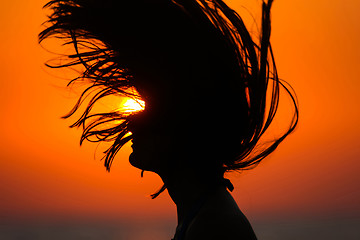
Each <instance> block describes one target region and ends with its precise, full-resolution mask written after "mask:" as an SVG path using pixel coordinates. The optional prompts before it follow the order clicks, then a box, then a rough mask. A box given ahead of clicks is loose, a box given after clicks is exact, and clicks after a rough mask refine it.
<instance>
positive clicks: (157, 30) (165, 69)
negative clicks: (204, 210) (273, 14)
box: [39, 0, 298, 173]
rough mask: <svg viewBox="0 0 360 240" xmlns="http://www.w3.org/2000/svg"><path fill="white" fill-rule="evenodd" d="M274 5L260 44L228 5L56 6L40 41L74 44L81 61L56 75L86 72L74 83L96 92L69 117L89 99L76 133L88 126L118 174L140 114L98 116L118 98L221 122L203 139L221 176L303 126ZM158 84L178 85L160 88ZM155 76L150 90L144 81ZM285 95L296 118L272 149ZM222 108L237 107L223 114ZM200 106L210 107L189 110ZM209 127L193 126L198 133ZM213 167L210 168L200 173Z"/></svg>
mask: <svg viewBox="0 0 360 240" xmlns="http://www.w3.org/2000/svg"><path fill="white" fill-rule="evenodd" d="M272 3H273V1H272V0H269V1H267V2H263V3H262V23H261V30H260V33H259V42H258V43H257V42H256V41H255V40H254V39H255V37H253V36H252V35H251V34H250V33H249V31H248V30H247V28H246V26H245V24H244V22H243V19H242V18H241V17H240V16H239V15H238V14H237V13H236V12H235V11H234V10H232V9H231V8H229V7H228V6H227V5H226V4H225V3H224V2H223V1H222V0H132V1H129V0H101V1H99V0H54V1H50V2H49V3H47V4H46V5H45V8H48V9H51V14H50V15H49V16H48V20H47V21H46V22H45V23H44V24H45V25H46V29H45V30H43V31H42V32H41V33H40V34H39V42H42V41H43V40H45V39H47V38H50V37H56V38H60V39H62V40H64V41H65V43H64V45H73V47H74V49H75V53H74V54H69V55H67V61H65V62H62V63H61V64H59V65H48V66H49V67H52V68H68V67H74V66H83V67H84V71H83V72H82V73H81V74H80V76H78V77H77V78H75V79H73V80H72V81H71V82H70V83H69V84H72V83H74V82H79V81H83V80H87V81H88V82H89V83H90V85H89V87H88V88H87V89H85V90H84V91H83V93H82V94H81V96H80V97H79V100H78V102H77V103H76V104H75V106H74V108H73V109H72V110H71V111H70V112H69V114H67V115H66V116H64V118H68V117H70V116H72V115H73V114H74V113H75V112H77V111H80V106H81V105H82V104H84V101H85V99H89V102H88V105H87V106H86V108H85V110H84V111H83V113H82V115H81V116H80V118H79V119H78V120H77V121H76V122H75V123H74V124H73V125H71V127H81V126H82V128H83V134H82V137H81V143H82V142H83V141H84V140H89V141H91V142H102V141H105V142H111V143H112V145H111V147H110V148H109V149H108V150H107V151H106V152H105V157H104V158H105V167H106V168H107V170H110V167H111V164H112V162H113V160H114V157H115V155H116V153H117V152H118V151H119V149H120V148H121V147H122V146H123V145H124V144H125V143H126V142H128V141H129V140H131V138H132V136H131V135H129V134H128V133H129V124H131V121H132V117H133V115H129V114H125V113H123V112H121V111H117V110H114V111H111V112H107V113H93V111H92V110H93V107H94V105H95V103H97V102H98V101H99V100H100V99H102V98H105V97H107V96H110V95H120V96H129V97H132V98H135V99H137V98H142V99H143V100H144V101H145V102H146V109H147V108H149V109H151V107H152V106H153V107H154V109H155V108H156V107H158V106H161V108H160V107H158V109H162V110H159V115H161V114H162V113H161V111H163V112H164V111H165V110H164V109H166V111H165V112H166V114H167V113H168V112H169V114H170V112H171V110H173V111H176V110H177V107H178V106H182V107H183V108H182V111H186V114H187V115H188V116H191V118H190V121H194V122H196V119H198V118H201V119H202V120H203V119H205V118H208V119H213V120H212V121H209V123H208V125H206V126H205V127H203V128H202V129H201V130H199V133H198V134H199V135H200V136H201V135H205V136H209V138H210V139H211V140H209V141H206V143H205V145H206V146H204V147H203V149H206V148H207V149H212V148H214V147H217V146H220V147H219V149H220V150H219V151H218V153H217V154H215V156H216V157H217V158H218V159H219V163H220V165H217V166H220V168H221V172H222V173H224V172H226V171H232V170H245V169H251V168H253V167H254V166H256V165H257V164H258V163H259V162H260V161H261V160H262V159H264V158H265V157H266V156H268V155H269V154H270V153H272V152H273V151H274V150H275V149H276V148H277V146H278V145H279V144H280V143H281V142H282V141H283V140H284V139H285V138H286V137H287V136H288V135H289V134H290V133H291V132H292V131H293V130H294V129H295V126H296V125H297V122H298V104H297V99H296V95H295V93H294V91H293V90H292V88H291V86H290V85H288V84H287V83H286V82H285V81H282V80H280V79H279V77H278V73H277V69H276V64H275V60H274V55H273V51H272V48H271V44H270V32H271V21H270V20H271V19H270V9H271V6H272ZM160 69H161V71H159V70H160ZM144 73H145V74H147V75H146V77H142V76H143V74H144ZM156 75H161V77H160V78H159V79H169V77H174V76H177V77H175V79H172V80H168V81H161V80H158V78H157V77H156ZM154 76H155V77H154ZM147 77H148V79H151V81H150V80H148V81H146V80H144V79H146V78H147ZM162 86H165V87H162ZM280 88H283V89H285V92H286V93H287V94H288V95H289V96H290V98H291V100H292V103H293V106H294V109H295V110H294V113H293V115H292V119H291V121H290V124H289V127H288V129H287V130H286V131H285V133H283V134H282V135H281V136H280V137H278V138H276V139H274V140H273V141H271V142H270V143H268V144H265V145H264V144H261V141H260V140H261V138H262V137H263V135H264V133H265V132H266V131H267V130H268V129H269V126H270V124H271V123H272V121H273V119H274V117H275V114H276V112H277V109H278V104H279V95H280ZM134 89H136V90H137V92H134ZM164 89H166V91H164ZM183 96H186V98H184V97H183ZM218 99H220V100H221V99H226V101H227V102H228V103H227V104H225V105H221V103H219V101H217V100H218ZM191 104H198V106H201V107H200V108H196V109H195V110H194V109H193V110H191V109H188V110H186V106H189V105H191ZM168 110H169V111H168ZM184 114H185V113H184ZM202 123H204V121H200V122H199V123H196V124H194V129H196V128H199V129H200V128H201V126H202ZM201 154H205V153H204V151H202V152H201ZM211 154H213V152H212V153H209V154H208V155H206V156H207V157H209V156H210V155H211ZM205 159H206V158H205ZM204 165H206V163H204V162H201V164H200V167H201V166H204Z"/></svg>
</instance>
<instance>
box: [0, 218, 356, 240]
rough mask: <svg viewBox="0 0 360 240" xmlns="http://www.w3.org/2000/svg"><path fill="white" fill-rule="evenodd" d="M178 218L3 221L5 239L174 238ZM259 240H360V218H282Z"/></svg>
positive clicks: (264, 227)
mask: <svg viewBox="0 0 360 240" xmlns="http://www.w3.org/2000/svg"><path fill="white" fill-rule="evenodd" d="M175 224H176V223H175V221H166V220H163V221H159V220H156V221H153V222H152V221H143V222H136V223H135V222H126V221H108V222H104V221H103V222H98V223H86V222H85V221H81V222H79V221H78V222H74V221H73V222H72V223H69V222H67V223H66V222H62V223H59V222H58V223H55V222H44V221H43V222H42V223H35V222H27V223H16V222H13V223H11V224H9V223H7V224H6V223H3V224H1V226H0V239H1V240H22V239H29V240H32V239H36V240H38V239H39V240H42V239H44V240H45V239H46V240H48V239H54V240H58V239H59V240H60V239H61V240H63V239H68V240H73V239H74V240H75V239H76V240H78V239H80V240H82V239H89V240H100V239H101V240H124V239H126V240H145V239H146V240H161V239H164V240H170V239H171V238H172V236H173V234H174V231H175V227H176V226H175ZM252 225H253V228H254V230H255V232H256V234H257V236H258V239H259V240H300V239H301V240H312V239H314V240H315V239H316V240H322V239H324V240H343V239H344V240H360V218H351V219H341V220H335V219H332V220H331V219H327V220H309V219H307V220H284V219H283V220H279V221H257V222H253V223H252Z"/></svg>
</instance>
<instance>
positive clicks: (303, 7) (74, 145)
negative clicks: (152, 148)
mask: <svg viewBox="0 0 360 240" xmlns="http://www.w3.org/2000/svg"><path fill="white" fill-rule="evenodd" d="M20 2H21V4H20ZM45 2H46V1H43V0H33V1H31V3H30V1H5V2H4V3H2V8H1V10H0V34H1V40H0V41H1V44H0V52H1V56H0V72H1V80H0V109H1V112H0V114H1V116H0V122H1V124H0V133H1V139H0V149H1V151H0V169H1V170H0V171H1V172H0V181H1V184H0V192H1V195H0V221H2V220H5V221H6V220H7V219H27V218H33V217H39V216H42V217H48V216H52V217H58V218H60V217H61V218H69V217H88V216H92V217H99V218H107V217H110V218H125V217H126V218H128V217H134V218H144V217H154V216H158V217H159V218H162V217H163V218H175V207H174V206H173V204H172V202H171V201H170V199H169V197H168V196H167V194H162V195H161V196H160V197H159V198H158V199H156V200H151V199H150V198H149V195H150V194H151V193H153V192H154V191H155V190H156V189H157V188H158V187H160V181H159V178H158V177H157V176H156V175H153V174H151V173H145V177H144V178H143V179H141V178H140V171H139V170H137V169H135V168H132V167H131V166H130V165H129V163H128V160H127V157H128V155H129V153H130V148H129V147H127V148H126V149H124V150H123V151H121V153H120V154H119V155H118V157H117V161H116V162H115V163H114V165H113V167H112V171H111V173H110V174H109V173H107V172H106V171H105V168H104V167H103V163H102V162H100V161H98V159H100V157H101V154H100V152H101V151H99V150H98V152H97V154H96V156H97V158H96V160H94V152H95V149H96V145H92V144H89V143H85V144H84V146H83V147H81V148H80V147H79V137H80V134H81V131H80V130H79V131H78V130H74V129H69V128H68V127H67V126H68V125H69V124H70V123H71V121H68V120H61V119H60V116H62V115H64V114H65V113H67V111H68V110H69V109H70V108H71V107H72V104H73V103H74V101H75V100H76V96H77V95H76V94H74V93H70V92H69V91H67V90H66V89H65V88H64V87H65V85H66V81H64V80H62V79H59V77H69V75H67V73H61V72H56V73H54V72H52V71H51V70H49V69H46V68H45V67H44V65H43V63H44V62H45V61H46V60H48V59H49V58H51V57H53V56H52V55H50V54H49V53H47V52H46V51H44V50H43V49H42V48H41V47H39V46H38V45H37V34H38V33H39V32H40V30H41V29H42V28H41V26H40V24H41V23H42V22H43V21H44V20H45V12H44V11H42V9H41V7H42V5H44V4H45ZM227 2H229V3H230V5H231V6H234V7H235V8H236V9H238V10H240V13H246V11H244V9H243V8H242V7H241V6H242V5H244V6H246V7H247V8H248V9H249V10H250V11H251V12H254V13H255V14H257V13H258V11H257V10H256V9H258V8H257V7H258V6H260V5H259V2H260V1H258V0H251V1H245V0H241V1H235V0H231V1H230V0H229V1H227ZM358 9H360V1H358V0H345V1H344V0H333V1H331V3H330V1H325V0H318V1H310V0H302V1H298V0H294V1H284V0H282V1H281V0H277V1H275V3H274V7H273V34H272V43H273V48H274V51H275V57H276V59H277V64H278V69H279V73H280V76H281V77H282V78H283V79H285V80H287V81H289V82H290V83H291V84H292V86H293V87H294V88H295V90H296V92H297V95H298V98H299V103H300V114H301V115H300V123H299V125H298V129H297V130H296V131H295V133H294V134H292V135H291V136H290V137H288V139H287V140H286V141H285V142H284V143H283V144H282V145H280V147H279V149H278V150H277V151H276V152H275V153H274V154H273V155H271V157H269V158H268V159H267V160H265V161H264V163H263V164H262V165H261V166H259V167H258V168H256V169H255V170H252V171H250V172H247V173H245V174H242V175H231V179H232V180H233V183H234V185H235V191H234V197H235V198H236V200H237V201H238V203H239V205H240V208H241V209H243V210H244V212H245V213H246V214H247V216H248V217H249V218H250V219H251V218H261V217H269V216H270V217H271V216H273V214H275V213H276V216H281V215H286V216H295V217H296V216H303V215H304V216H315V215H319V216H336V215H356V216H360V205H359V202H360V190H359V182H360V181H359V180H360V175H359V174H358V172H359V167H360V163H359V160H360V141H358V139H357V138H358V136H359V133H360V127H359V125H358V124H359V123H360V110H359V109H360V101H359V91H360V81H359V80H360V77H359V69H360V45H359V44H358V43H359V42H360V17H359V16H360V15H359V14H358V12H357V11H358ZM285 102H286V99H285Z"/></svg>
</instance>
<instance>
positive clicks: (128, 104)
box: [119, 98, 145, 114]
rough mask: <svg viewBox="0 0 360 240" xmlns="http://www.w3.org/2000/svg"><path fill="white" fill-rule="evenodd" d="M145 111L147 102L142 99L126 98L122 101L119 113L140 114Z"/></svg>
mask: <svg viewBox="0 0 360 240" xmlns="http://www.w3.org/2000/svg"><path fill="white" fill-rule="evenodd" d="M144 109H145V102H144V101H143V100H140V99H133V98H126V99H124V100H123V101H122V103H121V104H120V107H119V111H121V112H122V113H125V114H132V113H135V112H140V111H142V110H144Z"/></svg>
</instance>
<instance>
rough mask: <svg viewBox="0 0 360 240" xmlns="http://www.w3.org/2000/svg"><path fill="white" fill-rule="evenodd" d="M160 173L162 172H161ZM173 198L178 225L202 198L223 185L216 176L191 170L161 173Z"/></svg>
mask: <svg viewBox="0 0 360 240" xmlns="http://www.w3.org/2000/svg"><path fill="white" fill-rule="evenodd" d="M159 175H160V174H159ZM160 177H161V178H162V180H163V182H164V184H165V186H166V187H167V190H168V192H169V195H170V197H171V199H172V200H173V201H174V203H175V204H176V207H177V217H178V225H181V224H182V223H183V222H184V219H185V218H186V216H187V215H188V214H189V213H190V212H191V211H192V209H193V208H194V206H195V205H196V204H198V202H199V201H201V199H202V198H203V197H204V196H205V195H208V194H211V193H212V192H215V191H217V189H218V188H219V187H221V188H225V187H224V186H221V185H220V184H218V183H219V181H216V178H215V177H210V176H204V174H202V175H201V174H199V173H198V172H195V171H191V170H189V169H188V170H184V171H174V172H172V173H168V174H161V175H160Z"/></svg>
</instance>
